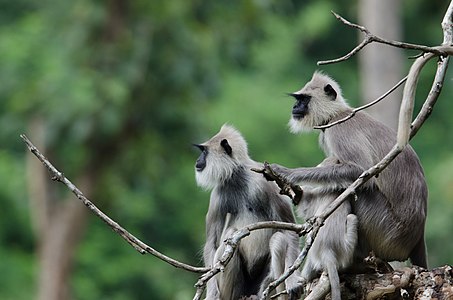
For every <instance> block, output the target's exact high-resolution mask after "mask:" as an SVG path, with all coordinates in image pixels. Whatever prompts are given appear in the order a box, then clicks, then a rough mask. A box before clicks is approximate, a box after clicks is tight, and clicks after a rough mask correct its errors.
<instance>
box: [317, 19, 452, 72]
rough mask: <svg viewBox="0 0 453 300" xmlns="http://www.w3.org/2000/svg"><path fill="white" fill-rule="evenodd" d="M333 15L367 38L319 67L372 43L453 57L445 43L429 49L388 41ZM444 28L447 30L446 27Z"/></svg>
mask: <svg viewBox="0 0 453 300" xmlns="http://www.w3.org/2000/svg"><path fill="white" fill-rule="evenodd" d="M448 12H449V10H447V14H448ZM332 14H333V15H334V16H335V18H337V19H338V20H339V21H341V22H342V23H343V24H345V25H347V26H350V27H352V28H355V29H358V30H360V31H362V32H363V33H364V34H365V37H364V39H363V41H362V42H361V43H360V44H359V45H358V46H357V47H355V48H354V49H352V50H351V51H350V52H349V53H348V54H346V55H344V56H343V57H340V58H337V59H332V60H324V61H318V66H320V65H327V64H333V63H338V62H341V61H345V60H347V59H349V58H351V57H352V56H353V55H355V54H357V53H358V52H359V51H360V50H361V49H362V48H364V47H365V46H366V45H368V44H370V43H372V42H376V43H380V44H385V45H389V46H393V47H397V48H403V49H412V50H419V51H422V52H423V53H433V54H435V55H437V56H447V55H453V47H451V44H445V43H444V44H443V45H442V46H437V47H428V46H424V45H417V44H411V43H403V42H398V41H391V40H386V39H384V38H381V37H378V36H376V35H374V34H372V33H371V32H370V31H369V30H368V29H367V28H366V27H364V26H360V25H357V24H354V23H352V22H349V21H348V20H346V19H345V18H343V17H342V16H340V15H339V14H337V13H335V12H332ZM445 20H446V19H445V18H444V21H445ZM447 22H448V20H447ZM444 23H445V24H446V22H444ZM444 23H443V24H444ZM444 28H446V27H444ZM450 30H451V29H450Z"/></svg>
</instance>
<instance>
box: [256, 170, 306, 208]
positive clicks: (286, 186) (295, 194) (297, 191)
mask: <svg viewBox="0 0 453 300" xmlns="http://www.w3.org/2000/svg"><path fill="white" fill-rule="evenodd" d="M252 171H253V172H256V173H260V174H263V176H264V177H265V178H266V179H267V180H269V181H275V183H277V185H278V187H279V188H280V194H281V195H286V196H288V197H289V198H291V200H292V201H293V204H294V205H298V204H299V202H300V200H301V199H302V195H303V193H304V191H303V190H302V188H301V187H300V185H297V184H291V183H290V182H288V181H287V180H286V179H285V178H283V177H282V176H280V175H279V174H277V173H275V172H274V170H272V168H271V166H270V165H269V163H268V162H267V161H265V162H264V167H263V168H262V169H255V168H252Z"/></svg>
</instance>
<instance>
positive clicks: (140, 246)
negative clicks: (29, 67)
mask: <svg viewBox="0 0 453 300" xmlns="http://www.w3.org/2000/svg"><path fill="white" fill-rule="evenodd" d="M20 137H21V138H22V140H23V141H24V142H25V144H26V145H27V147H28V149H29V150H30V152H31V153H33V154H34V155H35V156H36V157H37V158H38V159H39V160H40V161H41V162H42V164H43V165H44V166H45V167H46V169H47V170H48V171H49V173H50V175H51V178H52V180H55V181H58V182H61V183H63V184H64V185H66V186H67V187H68V188H69V190H71V192H73V193H74V195H76V197H77V198H78V199H79V200H80V201H82V203H83V204H85V206H87V207H88V208H89V209H90V210H91V212H93V213H94V214H95V215H96V216H98V217H99V218H100V219H101V220H102V221H104V222H105V223H106V224H107V225H108V226H110V228H112V229H113V231H115V232H116V233H118V234H119V235H120V236H121V237H122V238H123V239H124V240H125V241H126V242H128V243H129V244H130V245H131V246H132V247H134V248H135V250H137V251H138V252H140V253H141V254H148V253H149V254H151V255H154V256H155V257H157V258H159V259H161V260H163V261H165V262H167V263H169V264H170V265H172V266H174V267H176V268H181V269H184V270H187V271H191V272H196V273H203V272H206V271H208V270H209V269H208V268H201V267H194V266H191V265H187V264H184V263H181V262H179V261H177V260H175V259H173V258H171V257H168V256H166V255H164V254H162V253H160V252H159V251H157V250H155V249H153V248H152V247H150V246H148V245H146V244H145V243H143V242H142V241H140V240H139V239H138V238H136V237H135V236H134V235H132V234H130V233H129V232H128V231H127V230H126V229H124V228H123V227H122V226H121V225H119V224H118V223H116V222H115V221H113V220H112V219H111V218H109V217H108V216H107V215H106V214H104V213H103V212H102V211H101V210H100V209H99V208H97V207H96V205H94V204H93V203H92V202H91V201H90V200H88V199H87V198H86V197H85V196H84V195H83V193H82V192H81V191H80V190H79V189H78V188H77V187H76V186H75V185H74V184H73V183H72V182H71V181H69V179H67V178H66V177H65V176H64V175H63V173H61V172H60V171H58V170H57V169H56V168H55V167H54V166H53V165H52V164H51V163H50V162H49V160H48V159H47V158H46V157H45V156H44V155H42V154H41V152H39V150H38V148H36V147H35V145H33V144H32V142H31V141H30V140H29V139H28V138H27V137H26V136H25V135H24V134H22V135H21V136H20Z"/></svg>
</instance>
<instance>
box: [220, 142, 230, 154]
mask: <svg viewBox="0 0 453 300" xmlns="http://www.w3.org/2000/svg"><path fill="white" fill-rule="evenodd" d="M220 146H222V148H223V149H224V150H225V152H226V154H228V155H229V156H231V153H233V149H231V146H230V144H228V141H227V139H223V140H222V141H221V142H220Z"/></svg>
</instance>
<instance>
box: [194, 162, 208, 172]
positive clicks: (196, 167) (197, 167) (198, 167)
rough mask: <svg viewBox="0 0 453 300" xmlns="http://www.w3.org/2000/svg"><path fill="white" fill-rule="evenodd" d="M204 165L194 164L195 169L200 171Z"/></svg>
mask: <svg viewBox="0 0 453 300" xmlns="http://www.w3.org/2000/svg"><path fill="white" fill-rule="evenodd" d="M205 167H206V166H202V165H199V164H196V165H195V170H196V171H197V172H202V171H203V170H204V168H205Z"/></svg>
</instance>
